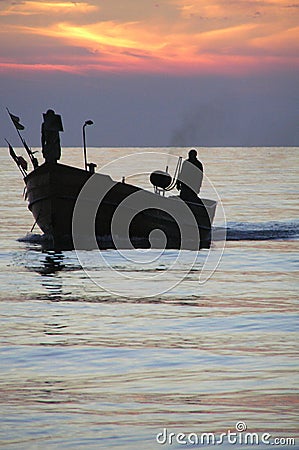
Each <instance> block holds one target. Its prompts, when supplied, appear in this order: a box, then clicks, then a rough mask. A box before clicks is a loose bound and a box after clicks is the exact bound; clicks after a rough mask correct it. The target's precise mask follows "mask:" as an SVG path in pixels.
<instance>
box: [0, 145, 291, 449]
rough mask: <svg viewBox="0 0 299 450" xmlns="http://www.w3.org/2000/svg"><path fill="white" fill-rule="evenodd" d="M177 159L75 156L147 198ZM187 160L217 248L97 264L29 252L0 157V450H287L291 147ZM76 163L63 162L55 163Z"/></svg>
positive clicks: (15, 191) (22, 206)
mask: <svg viewBox="0 0 299 450" xmlns="http://www.w3.org/2000/svg"><path fill="white" fill-rule="evenodd" d="M187 150H188V149H183V148H161V149H158V148H154V149H141V148H138V149H137V148H131V149H130V148H113V149H112V148H111V149H102V148H92V149H89V150H88V159H89V161H92V162H95V163H96V164H97V166H98V168H97V170H98V171H100V172H102V173H107V174H109V175H111V176H112V177H113V178H114V179H116V180H118V181H121V180H122V177H125V178H126V182H130V183H132V184H136V185H139V186H141V187H145V188H148V189H152V188H151V187H150V185H149V181H148V176H149V173H150V171H151V170H155V169H162V170H164V169H165V166H166V165H168V166H169V171H170V172H171V173H173V172H174V170H175V163H176V161H177V157H178V156H179V155H182V156H183V157H185V156H186V154H187ZM17 152H18V153H21V154H23V153H22V151H21V150H18V151H17ZM198 153H199V158H200V159H201V161H202V162H203V164H204V168H205V175H206V178H205V180H204V184H203V188H202V195H203V196H206V197H208V198H214V199H215V200H217V201H218V207H217V216H216V219H215V229H217V228H218V229H220V230H223V229H224V228H225V229H226V232H227V239H226V241H224V239H223V234H222V235H221V237H220V239H216V238H217V233H216V234H215V242H213V244H212V247H211V249H210V251H209V250H207V249H205V250H201V251H200V252H198V253H195V254H194V252H188V251H183V252H179V251H177V250H167V251H164V252H161V251H159V250H149V251H147V252H141V251H138V250H131V251H129V250H127V251H125V252H122V251H117V250H110V251H106V252H102V253H101V257H100V259H99V254H98V253H99V252H97V251H91V252H81V253H80V252H79V253H78V254H77V253H76V252H75V251H72V252H62V253H59V254H55V253H53V252H46V251H42V248H41V245H40V235H41V232H40V230H39V229H38V227H37V225H35V226H34V219H33V217H32V216H31V213H30V212H29V211H28V210H27V205H26V201H24V198H23V189H24V184H23V181H22V177H21V174H20V173H19V172H18V169H17V167H16V166H15V165H14V163H13V161H12V160H10V158H9V156H8V154H7V150H6V149H1V154H0V162H1V191H0V197H1V202H0V206H1V224H0V227H1V252H0V281H1V287H0V314H1V327H0V339H1V368H0V382H1V386H0V389H1V395H0V412H1V426H0V435H1V443H2V447H3V448H5V449H12V450H13V449H22V450H23V449H26V450H27V449H30V450H31V449H108V448H109V449H110V448H111V449H114V448H115V449H117V448H120V449H125V450H129V449H140V448H142V449H158V448H176V449H178V448H184V447H187V448H189V447H190V448H198V447H201V448H208V447H213V446H218V447H219V448H246V447H250V448H269V445H272V447H274V448H299V439H298V359H297V357H298V294H297V292H298V282H297V279H296V276H297V274H298V228H299V221H298V184H297V183H298V158H299V149H298V148H285V149H284V148H209V149H200V148H199V149H198ZM39 159H41V157H40V156H39ZM82 159H83V158H82V151H81V150H80V149H78V148H65V149H63V159H62V162H63V163H66V164H71V165H75V166H78V167H80V166H82V165H83V161H82ZM173 194H174V195H176V194H177V193H176V192H174V193H173ZM33 226H34V227H33ZM32 227H33V229H32ZM31 229H32V233H31V234H27V233H28V232H29V231H30V230H31ZM207 260H209V261H210V267H209V270H208V275H207V276H206V273H205V271H204V270H203V268H204V264H205V262H206V261H207ZM295 439H297V440H296V441H295Z"/></svg>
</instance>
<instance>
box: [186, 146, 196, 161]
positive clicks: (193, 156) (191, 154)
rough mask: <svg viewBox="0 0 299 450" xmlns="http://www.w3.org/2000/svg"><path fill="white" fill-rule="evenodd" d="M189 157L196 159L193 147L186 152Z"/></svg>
mask: <svg viewBox="0 0 299 450" xmlns="http://www.w3.org/2000/svg"><path fill="white" fill-rule="evenodd" d="M188 156H189V159H196V156H197V151H196V150H195V148H192V149H191V150H190V151H189V153H188Z"/></svg>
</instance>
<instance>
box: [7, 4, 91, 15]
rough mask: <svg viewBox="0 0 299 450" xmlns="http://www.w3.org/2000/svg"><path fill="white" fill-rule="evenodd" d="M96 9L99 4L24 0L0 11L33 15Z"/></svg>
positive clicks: (78, 12) (77, 12)
mask: <svg viewBox="0 0 299 450" xmlns="http://www.w3.org/2000/svg"><path fill="white" fill-rule="evenodd" d="M96 10H98V7H97V6H95V5H90V4H89V3H85V2H82V3H81V2H78V3H77V2H56V1H54V2H39V1H24V2H20V3H13V4H11V5H10V6H9V7H8V8H7V9H6V10H3V11H0V16H16V15H21V16H32V15H36V14H54V15H61V14H67V13H69V12H71V13H76V14H82V13H86V12H91V11H96Z"/></svg>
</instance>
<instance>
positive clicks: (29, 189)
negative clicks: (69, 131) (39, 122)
mask: <svg viewBox="0 0 299 450" xmlns="http://www.w3.org/2000/svg"><path fill="white" fill-rule="evenodd" d="M49 111H50V113H49ZM49 111H48V112H47V113H46V114H44V123H43V127H42V142H43V155H44V158H45V160H46V161H45V162H44V163H43V164H42V165H38V164H37V160H36V158H35V157H34V156H33V153H32V152H31V150H30V149H29V147H28V146H27V144H26V142H25V140H24V139H23V137H22V136H21V134H20V129H21V130H22V129H23V128H20V127H23V126H22V125H21V124H20V122H19V120H20V119H19V118H18V117H17V116H14V115H12V114H11V113H9V114H10V117H11V119H12V121H13V123H14V125H15V126H16V129H17V131H18V134H19V136H20V138H21V140H22V143H23V145H24V147H25V149H26V151H27V154H28V156H29V158H30V160H31V163H32V165H33V170H32V171H30V172H29V173H27V168H26V166H25V164H24V162H23V161H22V160H21V159H20V157H18V156H17V155H16V154H15V153H14V150H13V148H12V146H11V145H10V144H9V148H10V154H11V156H12V158H13V159H14V161H15V162H16V164H17V165H18V167H19V169H20V171H21V173H22V175H23V178H24V182H25V185H26V199H27V201H28V208H29V210H30V211H31V212H32V214H33V216H34V220H35V223H36V224H37V225H38V226H39V228H40V229H41V230H42V232H43V233H44V234H45V235H46V237H47V242H48V247H50V248H53V249H55V250H69V249H73V248H76V249H93V248H100V249H108V248H119V249H121V248H150V247H154V248H172V249H190V250H198V249H200V248H203V247H205V248H207V247H209V246H210V242H211V226H212V223H213V219H214V215H215V210H216V204H217V203H216V201H214V200H209V199H200V198H199V197H198V196H197V193H196V192H195V191H194V190H193V186H192V183H191V184H190V183H189V181H188V180H187V179H186V173H187V172H188V170H189V169H190V168H191V171H190V170H189V172H188V177H187V178H191V179H192V177H193V178H194V180H196V182H198V179H199V178H198V174H199V175H200V176H201V179H202V171H200V167H199V168H198V167H195V165H194V164H191V163H190V164H189V163H188V164H187V162H186V161H185V162H184V164H183V167H181V158H179V159H178V165H177V168H176V172H175V174H174V176H173V177H171V175H170V174H169V173H168V171H167V170H166V171H165V172H163V171H155V172H153V173H152V174H151V176H150V181H151V183H152V185H153V187H154V192H151V191H149V190H146V189H142V188H140V187H137V186H134V185H132V184H128V183H127V182H126V181H125V179H124V178H123V179H122V181H121V182H119V181H115V180H113V179H112V178H111V177H110V176H109V175H105V174H102V173H95V167H96V165H95V164H93V163H90V164H88V163H87V156H86V141H85V126H86V125H91V124H92V121H86V122H85V124H84V126H83V143H84V160H85V167H84V169H79V168H76V167H72V166H69V165H64V164H60V163H58V159H59V157H60V142H59V132H60V131H62V130H63V127H62V121H61V118H60V116H58V115H56V114H55V113H54V111H53V112H52V110H49ZM47 115H48V119H49V120H48V119H47ZM47 120H48V122H47ZM18 127H19V128H18ZM57 138H58V139H57ZM26 147H27V148H26ZM193 151H194V150H193ZM189 153H191V152H189ZM33 158H34V160H35V161H34V164H33ZM196 161H198V160H196ZM200 164H201V163H200ZM189 166H190V167H189ZM191 166H192V167H191ZM186 167H187V169H188V170H187V171H186ZM194 171H195V172H194ZM193 172H194V173H193ZM201 179H200V184H201ZM176 186H179V187H180V189H181V194H180V196H177V195H171V196H166V195H165V193H166V192H168V191H171V190H172V189H173V188H174V187H176ZM184 196H185V198H184ZM49 244H50V245H49Z"/></svg>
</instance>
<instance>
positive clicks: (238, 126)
mask: <svg viewBox="0 0 299 450" xmlns="http://www.w3.org/2000/svg"><path fill="white" fill-rule="evenodd" d="M0 44H1V45H0V83H1V85H0V89H1V92H0V93H1V109H2V111H1V112H0V117H1V134H2V136H3V137H5V136H10V134H11V129H10V128H11V127H10V124H9V122H8V121H7V119H6V117H5V106H8V107H9V108H10V109H11V111H12V112H13V113H14V114H17V115H20V116H21V119H22V122H23V123H24V125H25V126H26V130H25V134H26V136H27V137H28V140H30V141H31V143H32V145H38V144H39V128H40V122H41V118H42V116H41V114H42V112H45V111H46V110H47V109H48V108H50V107H51V108H54V109H55V110H56V112H57V113H60V114H62V116H63V121H64V127H65V132H64V135H63V136H62V141H63V143H64V145H81V127H82V122H84V120H85V119H93V120H94V122H95V125H94V126H93V127H90V129H89V130H88V133H89V134H88V137H89V142H90V144H91V145H96V146H102V145H103V146H167V145H178V146H180V145H183V146H185V145H186V146H193V145H194V146H200V145H211V146H221V145H223V146H224V145H228V146H230V145H231V146H233V145H245V146H247V145H248V146H250V145H299V131H298V130H299V120H298V119H299V106H298V103H299V70H298V69H299V2H298V1H293V0H256V1H255V0H212V1H207V0H98V1H96V0H94V1H89V0H88V1H76V2H70V1H51V0H49V1H26V0H25V1H7V0H0ZM8 128H9V130H8V131H7V129H8ZM0 145H2V144H0Z"/></svg>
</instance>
